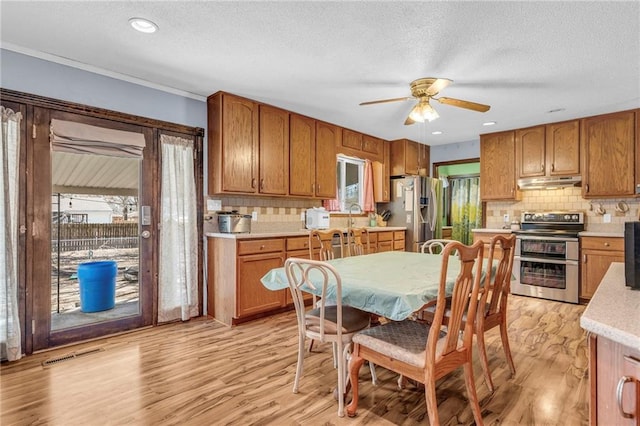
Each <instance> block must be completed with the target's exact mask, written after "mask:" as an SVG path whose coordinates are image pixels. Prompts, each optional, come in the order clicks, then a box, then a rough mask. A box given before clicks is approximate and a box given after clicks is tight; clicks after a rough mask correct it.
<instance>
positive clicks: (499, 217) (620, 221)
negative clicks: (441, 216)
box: [486, 187, 640, 232]
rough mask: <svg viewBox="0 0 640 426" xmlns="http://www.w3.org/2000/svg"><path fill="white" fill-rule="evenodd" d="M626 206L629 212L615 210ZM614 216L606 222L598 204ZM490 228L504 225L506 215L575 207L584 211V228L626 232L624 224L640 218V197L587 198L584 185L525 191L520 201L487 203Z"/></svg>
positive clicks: (516, 217) (518, 216) (596, 230)
mask: <svg viewBox="0 0 640 426" xmlns="http://www.w3.org/2000/svg"><path fill="white" fill-rule="evenodd" d="M618 205H620V207H622V209H624V208H625V207H626V206H628V208H629V210H628V211H627V212H626V213H623V212H620V211H617V210H616V207H618ZM600 206H601V207H602V209H603V210H604V211H605V212H606V213H607V214H610V215H611V222H610V223H605V222H604V215H601V214H598V213H597V211H598V209H599V207H600ZM486 210H487V211H486V214H487V225H486V227H487V228H502V227H503V226H504V221H503V219H504V215H505V214H508V215H509V218H510V220H520V214H521V213H522V212H525V211H556V210H572V211H582V212H584V213H585V227H586V229H587V230H588V231H595V232H623V231H624V223H625V222H629V221H636V220H640V219H639V215H640V199H638V198H611V199H588V200H586V199H584V198H582V193H581V188H579V187H567V188H559V189H541V190H530V191H522V200H521V201H515V202H514V201H501V202H487V207H486Z"/></svg>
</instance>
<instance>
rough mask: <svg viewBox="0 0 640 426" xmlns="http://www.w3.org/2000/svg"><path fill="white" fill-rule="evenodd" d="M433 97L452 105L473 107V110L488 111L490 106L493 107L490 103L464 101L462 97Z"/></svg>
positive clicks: (442, 102)
mask: <svg viewBox="0 0 640 426" xmlns="http://www.w3.org/2000/svg"><path fill="white" fill-rule="evenodd" d="M432 99H435V100H436V101H438V102H440V103H441V104H446V105H452V106H455V107H459V108H466V109H471V110H473V111H478V112H487V111H489V108H491V107H490V106H489V105H484V104H478V103H476V102H470V101H463V100H461V99H454V98H432Z"/></svg>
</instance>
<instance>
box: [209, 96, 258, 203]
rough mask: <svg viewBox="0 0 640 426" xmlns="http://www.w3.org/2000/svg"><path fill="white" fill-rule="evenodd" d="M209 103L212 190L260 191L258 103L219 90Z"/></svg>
mask: <svg viewBox="0 0 640 426" xmlns="http://www.w3.org/2000/svg"><path fill="white" fill-rule="evenodd" d="M207 107H208V127H209V130H208V132H209V140H208V144H209V153H208V167H209V176H208V178H209V180H208V186H209V193H210V194H218V193H225V192H231V193H247V194H253V193H256V192H257V184H256V179H257V176H258V168H257V167H258V161H257V155H258V120H259V115H258V104H257V103H255V102H253V101H251V100H249V99H244V98H241V97H238V96H235V95H231V94H228V93H223V92H218V93H215V94H213V95H211V96H209V98H208V99H207Z"/></svg>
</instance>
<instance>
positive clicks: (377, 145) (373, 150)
mask: <svg viewBox="0 0 640 426" xmlns="http://www.w3.org/2000/svg"><path fill="white" fill-rule="evenodd" d="M362 151H364V152H368V153H369V154H373V155H374V156H375V157H378V158H380V159H382V156H383V154H384V141H383V140H382V139H380V138H374V137H373V136H369V135H362Z"/></svg>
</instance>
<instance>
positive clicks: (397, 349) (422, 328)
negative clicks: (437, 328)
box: [353, 320, 445, 367]
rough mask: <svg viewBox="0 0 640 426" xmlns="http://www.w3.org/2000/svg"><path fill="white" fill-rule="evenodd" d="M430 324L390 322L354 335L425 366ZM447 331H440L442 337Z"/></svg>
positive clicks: (355, 339) (357, 339)
mask: <svg viewBox="0 0 640 426" xmlns="http://www.w3.org/2000/svg"><path fill="white" fill-rule="evenodd" d="M429 330H430V326H429V325H428V324H424V323H420V322H417V321H411V320H404V321H397V322H395V321H394V322H389V323H386V324H383V325H380V326H378V327H372V328H368V329H366V330H363V331H361V332H359V333H357V334H356V335H355V336H353V343H358V344H361V345H362V346H366V347H368V348H371V349H373V350H375V351H376V352H379V353H381V354H383V355H386V356H389V357H391V358H394V359H397V360H400V361H402V362H406V363H407V364H411V365H415V366H416V367H424V365H425V362H426V353H425V352H426V347H427V337H428V336H429ZM443 336H445V333H443V332H440V337H443Z"/></svg>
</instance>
